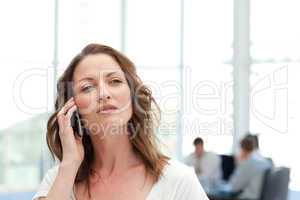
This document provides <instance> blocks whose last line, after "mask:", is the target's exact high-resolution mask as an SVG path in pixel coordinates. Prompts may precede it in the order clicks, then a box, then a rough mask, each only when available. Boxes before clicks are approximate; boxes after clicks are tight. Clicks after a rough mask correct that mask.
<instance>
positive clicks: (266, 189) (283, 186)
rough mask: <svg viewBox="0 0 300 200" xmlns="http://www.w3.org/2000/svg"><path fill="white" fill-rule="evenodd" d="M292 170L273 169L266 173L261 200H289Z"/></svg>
mask: <svg viewBox="0 0 300 200" xmlns="http://www.w3.org/2000/svg"><path fill="white" fill-rule="evenodd" d="M289 181H290V169H289V168H286V167H278V168H273V169H271V170H270V171H268V172H267V173H266V177H265V180H264V184H263V187H262V192H261V198H260V200H287V197H288V186H289Z"/></svg>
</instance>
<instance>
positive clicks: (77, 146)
mask: <svg viewBox="0 0 300 200" xmlns="http://www.w3.org/2000/svg"><path fill="white" fill-rule="evenodd" d="M76 109H77V106H76V105H75V101H74V98H73V97H72V98H70V99H69V100H68V101H67V102H66V104H65V105H64V106H63V107H62V108H61V110H60V111H59V112H58V113H57V115H56V118H57V121H58V125H59V137H60V140H61V144H62V150H63V157H62V163H63V164H71V165H74V166H75V167H77V168H79V166H80V164H81V162H82V161H83V158H84V148H83V144H82V138H81V137H79V136H77V134H76V136H75V134H74V131H73V128H72V127H71V116H72V114H73V113H74V112H75V110H76Z"/></svg>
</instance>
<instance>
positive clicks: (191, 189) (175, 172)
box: [150, 159, 207, 200]
mask: <svg viewBox="0 0 300 200" xmlns="http://www.w3.org/2000/svg"><path fill="white" fill-rule="evenodd" d="M151 197H153V198H150V199H151V200H152V199H174V200H179V199H199V200H207V198H206V195H205V193H204V192H203V189H202V187H201V185H200V183H199V181H198V179H197V176H196V174H195V172H194V169H193V168H191V167H188V166H187V165H185V164H183V163H181V162H179V161H177V160H173V159H171V160H169V161H168V163H167V164H166V166H165V167H164V170H163V174H162V176H161V178H160V180H159V181H158V182H157V183H156V185H155V186H154V188H153V191H152V195H151Z"/></svg>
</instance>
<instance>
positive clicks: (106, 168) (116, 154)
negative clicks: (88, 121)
mask: <svg viewBox="0 0 300 200" xmlns="http://www.w3.org/2000/svg"><path fill="white" fill-rule="evenodd" d="M91 140H92V144H93V148H94V153H95V162H94V165H93V168H94V170H96V171H97V172H99V173H100V174H101V176H102V177H109V176H111V175H113V174H119V173H122V172H124V171H126V170H127V169H129V168H131V167H134V166H137V165H140V164H141V160H140V159H139V158H138V156H137V155H136V153H135V152H134V150H133V147H132V144H131V143H130V140H129V135H128V134H127V133H123V134H121V133H120V134H107V135H105V136H104V137H103V135H102V134H99V135H93V136H91Z"/></svg>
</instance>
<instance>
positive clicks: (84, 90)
mask: <svg viewBox="0 0 300 200" xmlns="http://www.w3.org/2000/svg"><path fill="white" fill-rule="evenodd" d="M92 88H93V86H91V85H89V86H85V87H83V88H82V89H81V91H82V92H88V91H90V90H91V89H92Z"/></svg>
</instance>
